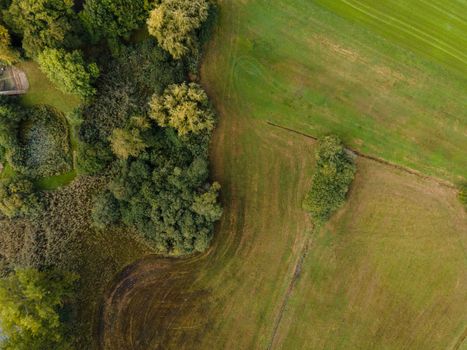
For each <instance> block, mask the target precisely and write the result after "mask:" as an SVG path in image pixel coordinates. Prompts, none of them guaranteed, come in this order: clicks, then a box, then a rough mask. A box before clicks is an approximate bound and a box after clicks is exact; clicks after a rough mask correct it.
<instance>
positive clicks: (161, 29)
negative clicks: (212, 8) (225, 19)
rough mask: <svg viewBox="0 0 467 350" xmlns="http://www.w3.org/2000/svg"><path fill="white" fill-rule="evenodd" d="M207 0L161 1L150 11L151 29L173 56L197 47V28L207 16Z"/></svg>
mask: <svg viewBox="0 0 467 350" xmlns="http://www.w3.org/2000/svg"><path fill="white" fill-rule="evenodd" d="M208 10H209V3H208V1H206V0H162V1H161V3H160V4H158V5H156V7H155V8H154V10H152V11H151V14H150V16H149V19H148V21H147V24H148V30H149V33H150V34H151V35H153V36H154V37H156V39H157V41H158V42H159V45H160V46H161V47H162V48H163V49H165V50H167V51H168V52H169V53H170V54H171V55H172V57H173V58H175V59H180V58H182V57H183V56H185V55H187V54H188V53H189V52H190V51H194V50H196V47H197V44H196V43H197V38H196V35H195V31H196V30H197V29H199V28H200V26H201V24H202V23H203V22H204V21H206V19H207V18H208Z"/></svg>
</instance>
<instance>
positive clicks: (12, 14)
mask: <svg viewBox="0 0 467 350" xmlns="http://www.w3.org/2000/svg"><path fill="white" fill-rule="evenodd" d="M72 7H73V0H13V1H12V3H11V5H10V7H9V8H8V10H7V11H5V13H4V20H5V22H6V23H7V24H8V25H9V26H10V27H11V29H12V30H13V31H14V32H15V33H17V34H19V35H21V36H22V37H23V48H24V50H25V51H26V54H27V55H28V56H30V57H36V56H37V55H38V54H39V53H40V52H42V51H43V50H44V49H45V48H58V47H66V48H71V47H73V46H75V45H76V44H77V41H78V39H77V36H76V35H75V33H74V30H75V29H76V28H77V27H76V24H77V21H75V17H76V16H75V13H74V11H73V8H72Z"/></svg>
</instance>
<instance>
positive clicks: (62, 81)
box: [38, 49, 99, 97]
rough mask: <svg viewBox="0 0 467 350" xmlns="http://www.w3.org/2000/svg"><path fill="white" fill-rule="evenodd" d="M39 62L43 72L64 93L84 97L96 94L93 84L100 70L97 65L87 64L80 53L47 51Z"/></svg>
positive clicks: (58, 50) (40, 57) (59, 50)
mask: <svg viewBox="0 0 467 350" xmlns="http://www.w3.org/2000/svg"><path fill="white" fill-rule="evenodd" d="M38 62H39V65H40V67H41V70H42V71H43V72H44V73H45V74H46V75H47V77H49V79H50V80H51V81H52V82H54V83H55V84H56V85H57V86H58V87H59V88H60V89H61V90H62V91H64V92H67V93H72V94H77V95H80V96H82V97H90V96H92V95H94V94H95V92H96V89H95V88H94V87H93V86H92V84H93V82H94V80H95V79H96V78H97V77H98V76H99V68H98V67H97V65H96V64H95V63H91V64H86V62H85V61H84V58H83V56H82V54H81V52H80V51H77V50H75V51H73V52H67V51H65V50H63V49H46V50H44V51H43V52H42V53H41V54H39V57H38Z"/></svg>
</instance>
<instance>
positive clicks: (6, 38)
mask: <svg viewBox="0 0 467 350" xmlns="http://www.w3.org/2000/svg"><path fill="white" fill-rule="evenodd" d="M18 58H19V55H18V52H16V50H14V49H13V48H12V47H11V38H10V33H9V32H8V29H6V28H5V27H4V26H2V25H0V62H2V63H4V64H7V65H10V64H13V63H15V62H16V61H17V60H18Z"/></svg>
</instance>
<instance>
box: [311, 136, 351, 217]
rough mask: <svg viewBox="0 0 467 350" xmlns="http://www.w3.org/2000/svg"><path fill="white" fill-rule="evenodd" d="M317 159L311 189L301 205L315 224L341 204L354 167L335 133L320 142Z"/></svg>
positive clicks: (328, 215)
mask: <svg viewBox="0 0 467 350" xmlns="http://www.w3.org/2000/svg"><path fill="white" fill-rule="evenodd" d="M316 161H317V163H316V172H315V174H314V175H313V180H312V186H311V191H310V192H309V193H308V194H307V195H306V198H305V201H304V203H303V207H304V209H305V210H307V211H309V212H310V213H311V216H312V217H313V219H314V220H316V222H317V223H322V222H324V221H326V220H327V219H329V217H330V216H331V215H332V213H333V212H334V211H335V210H336V209H338V208H339V207H341V206H342V204H343V203H344V201H345V196H346V194H347V192H348V190H349V186H350V184H351V183H352V181H353V178H354V175H355V171H356V168H355V164H354V162H353V161H352V159H351V158H350V157H349V156H348V155H347V153H346V151H345V149H344V146H343V145H342V142H341V141H340V139H339V138H338V137H337V136H327V137H324V138H323V139H322V140H321V141H320V145H319V147H318V150H317V152H316Z"/></svg>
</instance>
